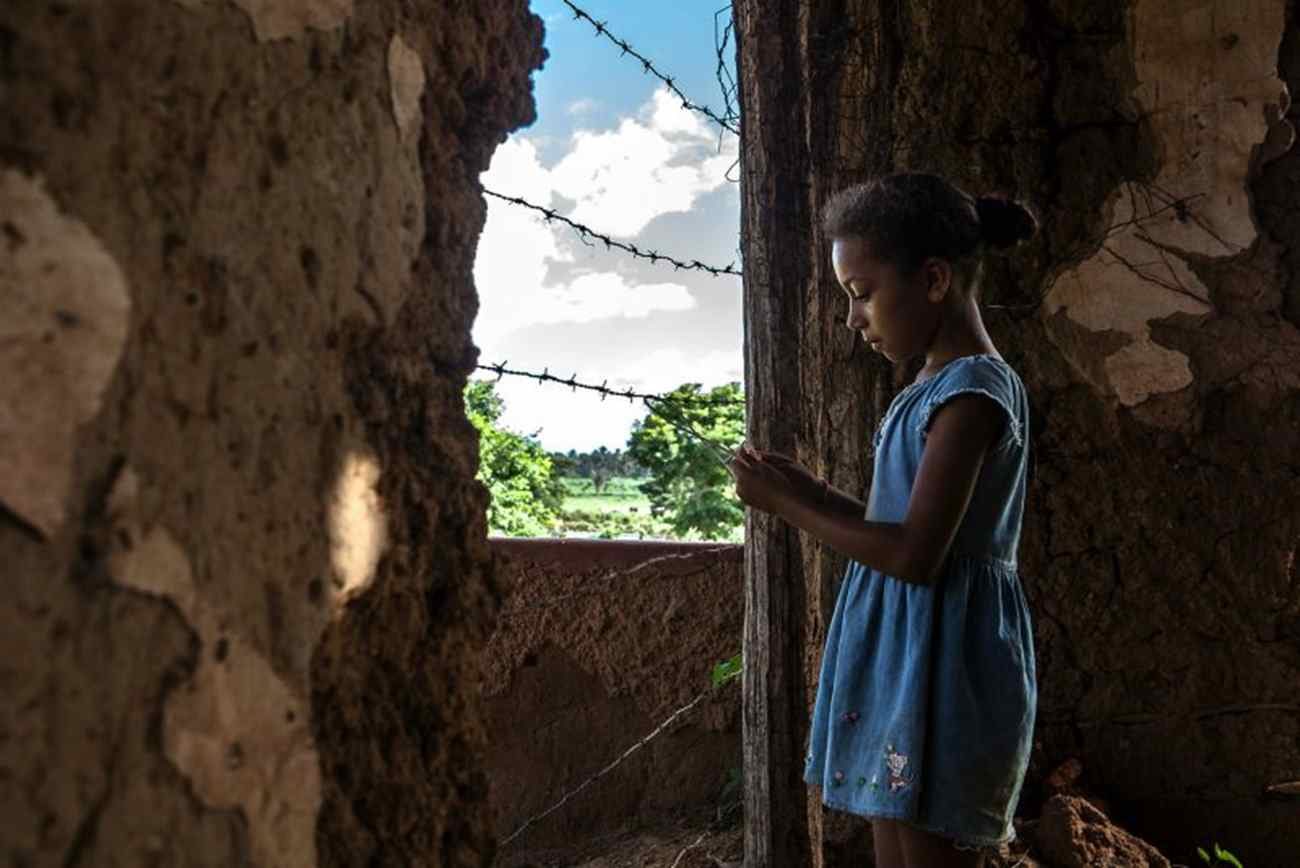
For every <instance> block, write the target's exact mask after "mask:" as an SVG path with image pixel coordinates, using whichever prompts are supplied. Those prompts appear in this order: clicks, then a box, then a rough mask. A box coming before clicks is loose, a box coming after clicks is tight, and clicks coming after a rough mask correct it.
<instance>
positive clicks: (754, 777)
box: [735, 0, 810, 868]
mask: <svg viewBox="0 0 1300 868" xmlns="http://www.w3.org/2000/svg"><path fill="white" fill-rule="evenodd" d="M799 5H800V4H799V3H798V2H793V0H785V2H762V3H759V2H740V3H737V4H736V6H735V15H736V32H737V54H738V57H739V58H740V61H739V65H740V67H741V69H742V70H743V69H749V70H756V69H759V68H761V69H762V71H763V72H762V75H761V76H760V75H742V79H743V80H742V84H741V104H742V112H743V117H744V121H743V123H742V130H741V167H742V179H741V195H742V199H743V203H742V211H741V243H742V250H743V253H744V256H745V276H744V299H745V315H744V321H745V382H746V393H747V400H748V408H747V409H748V418H749V428H748V436H749V439H750V442H752V443H754V444H755V445H757V446H758V447H760V448H763V449H772V450H777V451H782V452H785V453H787V454H795V452H796V445H797V444H796V441H797V437H798V433H799V430H800V423H801V407H800V406H799V365H798V357H799V345H800V332H801V323H802V312H801V307H802V300H803V298H804V294H805V285H806V284H805V281H806V279H807V274H808V266H807V257H808V251H809V247H808V244H807V242H806V239H805V241H804V243H802V244H800V243H797V242H796V241H795V239H798V238H799V237H800V235H801V233H803V234H805V235H806V232H807V229H808V225H809V221H810V215H809V214H808V211H807V208H806V203H807V187H806V183H805V178H806V177H807V175H806V173H805V172H802V171H800V169H801V167H805V166H806V165H807V154H806V150H805V149H804V145H803V143H804V141H805V137H804V134H803V128H802V123H801V118H802V113H801V112H800V111H799V110H798V108H797V106H798V103H799V100H800V94H801V90H802V87H801V80H800V63H799V42H798V27H797V19H798V12H799ZM770 166H779V167H780V171H769V167H770ZM746 529H747V535H746V539H747V543H746V546H745V572H746V578H745V632H744V655H745V658H744V659H745V676H744V716H743V717H744V723H743V740H744V769H745V866H746V868H793V866H799V865H804V864H806V863H807V854H808V832H807V811H806V806H805V797H804V795H803V794H804V786H803V784H802V781H801V774H802V769H803V766H802V752H803V732H804V728H805V727H806V725H807V723H806V715H807V712H806V703H805V698H804V678H803V666H804V660H803V648H804V641H803V611H804V589H803V577H802V572H803V569H802V562H801V561H802V558H801V552H800V541H799V538H798V534H797V533H796V532H795V531H793V530H791V529H790V528H789V526H788V525H786V524H785V523H784V522H781V521H779V520H773V519H771V518H770V517H768V516H766V515H763V514H758V513H754V512H752V511H751V512H750V513H749V516H748V518H747V528H746Z"/></svg>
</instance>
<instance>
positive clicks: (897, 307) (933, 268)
mask: <svg viewBox="0 0 1300 868" xmlns="http://www.w3.org/2000/svg"><path fill="white" fill-rule="evenodd" d="M831 264H832V266H833V267H834V269H835V277H836V279H837V280H838V281H839V283H840V286H841V287H843V288H844V291H845V292H846V293H848V296H849V316H848V321H847V322H846V323H845V325H847V326H848V327H849V328H851V329H853V330H854V331H855V332H858V333H859V334H861V335H862V339H863V340H864V341H866V342H867V343H868V344H869V345H870V346H871V348H872V349H873V350H875V351H876V352H878V353H881V354H883V355H884V356H885V357H886V358H888V359H889V360H890V361H891V362H900V361H903V360H904V359H910V358H913V357H914V356H917V355H923V354H924V353H925V352H926V350H927V349H928V348H929V346H930V342H931V341H932V340H933V339H934V335H935V333H936V331H937V330H938V327H939V322H940V315H941V311H942V304H941V303H942V302H943V300H944V297H945V296H946V295H947V290H948V284H949V282H950V279H951V270H950V269H947V268H945V267H943V266H945V265H946V263H943V262H942V261H940V260H926V262H925V263H923V264H922V265H921V267H920V268H919V269H917V272H916V274H914V275H911V276H909V277H905V276H903V275H901V274H900V273H899V270H898V267H897V266H896V265H895V264H894V263H892V262H886V261H883V260H880V259H876V258H875V257H874V256H873V255H872V253H871V246H870V244H868V242H867V241H866V240H865V239H863V238H859V237H857V236H848V237H845V238H836V239H835V242H834V244H833V245H832V247H831Z"/></svg>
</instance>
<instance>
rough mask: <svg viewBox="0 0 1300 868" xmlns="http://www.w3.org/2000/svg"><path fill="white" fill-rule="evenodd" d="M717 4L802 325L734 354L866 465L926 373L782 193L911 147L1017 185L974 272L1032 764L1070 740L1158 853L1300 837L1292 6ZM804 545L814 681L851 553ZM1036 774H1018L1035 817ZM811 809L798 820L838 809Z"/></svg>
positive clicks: (819, 197)
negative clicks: (1008, 473)
mask: <svg viewBox="0 0 1300 868" xmlns="http://www.w3.org/2000/svg"><path fill="white" fill-rule="evenodd" d="M737 10H738V16H739V18H740V20H741V21H742V26H741V27H740V28H739V29H740V33H741V39H742V41H741V45H740V60H741V79H742V92H743V93H744V95H745V98H746V99H745V102H744V109H745V111H746V112H747V113H748V121H749V123H748V124H747V125H746V126H745V129H744V131H743V136H742V138H743V139H744V141H743V143H742V153H743V154H744V161H745V162H744V165H743V169H744V176H743V177H744V180H743V181H742V186H744V185H748V188H749V189H750V190H760V191H762V195H766V196H768V198H767V199H763V198H761V196H751V197H750V198H749V199H747V200H746V204H745V206H744V207H745V208H746V220H747V226H748V227H749V232H748V237H747V238H746V241H745V243H746V248H745V272H746V284H747V292H748V291H751V282H750V277H751V276H753V277H754V281H753V283H752V291H753V292H754V293H755V294H757V295H762V294H763V293H767V292H768V290H767V287H768V286H769V285H770V286H775V287H778V289H779V291H776V292H771V293H769V294H770V295H772V296H773V297H779V298H784V299H793V300H792V301H789V302H788V303H786V308H785V311H786V312H787V313H788V314H789V315H788V316H787V317H786V319H784V320H783V322H799V323H801V324H802V325H801V332H800V335H799V339H798V347H797V350H796V349H795V348H792V347H789V346H780V347H777V346H770V345H764V346H760V347H758V348H757V349H754V350H752V351H751V353H750V358H751V360H752V361H754V362H755V366H756V368H759V370H757V371H756V372H755V371H751V372H750V376H751V381H750V382H751V387H752V386H753V385H754V384H755V383H757V384H760V385H761V384H762V383H763V382H764V377H765V376H766V377H769V378H774V380H775V381H779V382H783V383H784V382H788V380H789V379H790V376H791V375H790V374H789V373H788V372H789V365H790V359H792V358H794V357H795V356H797V357H798V364H799V371H798V374H797V377H798V381H797V386H789V387H787V394H793V393H796V391H797V394H798V396H799V401H800V403H801V405H802V408H801V409H799V414H801V415H787V417H785V418H784V419H783V420H781V421H780V422H777V423H773V424H775V425H778V427H782V430H784V431H787V432H792V433H791V434H790V436H791V437H793V439H794V440H795V441H796V442H797V447H798V449H799V452H800V454H801V456H803V457H804V458H805V459H806V460H807V462H808V463H809V464H810V465H812V466H814V467H816V468H818V469H819V470H822V471H823V472H826V473H829V474H830V475H831V476H832V477H833V478H834V480H835V481H836V484H838V485H841V486H843V487H845V488H848V489H853V488H855V487H859V490H862V489H864V488H865V486H866V485H867V484H869V462H870V456H869V455H868V454H867V449H866V448H865V447H866V444H867V443H868V442H869V436H870V430H871V428H872V427H873V425H874V424H875V423H877V422H878V421H879V419H880V416H881V413H882V412H883V410H884V408H885V406H886V405H887V404H888V402H889V400H890V399H891V398H892V396H893V394H894V393H895V391H896V390H897V388H899V386H900V385H901V384H902V383H905V382H906V381H907V379H908V378H909V377H910V375H911V373H912V371H911V369H909V368H906V367H900V368H899V369H897V370H894V369H891V368H889V367H888V366H887V365H886V364H884V363H883V362H882V361H880V360H873V359H870V358H864V355H865V354H864V353H863V352H862V350H861V349H860V347H859V346H857V345H854V344H853V342H852V337H851V335H850V334H849V333H848V331H847V330H846V329H844V328H843V325H842V323H843V307H842V298H841V296H840V294H839V291H838V290H837V289H836V288H835V285H834V281H833V275H832V273H831V270H830V262H829V244H828V241H827V239H825V238H823V237H821V236H820V234H819V232H818V231H817V230H816V229H814V230H813V231H812V232H811V234H810V235H809V233H808V231H807V226H806V224H805V226H803V227H800V226H796V225H788V224H789V223H790V220H789V219H788V218H787V217H786V216H785V215H789V214H796V215H799V214H802V215H808V216H807V218H806V222H811V221H812V216H813V215H816V214H817V213H818V211H819V209H820V207H821V205H822V203H824V202H825V200H826V199H827V198H828V197H829V196H830V195H832V194H833V193H834V192H835V191H836V190H838V189H839V188H841V187H843V186H845V185H847V184H849V183H853V182H856V181H860V180H863V179H865V178H867V177H870V176H872V175H875V174H880V173H884V172H889V171H895V170H903V169H916V170H926V171H935V172H939V173H941V174H944V175H946V176H948V177H950V178H952V179H953V180H955V181H956V182H958V183H959V184H961V185H962V186H964V187H965V188H966V189H968V190H970V191H972V192H975V193H991V192H1001V193H1005V194H1008V195H1011V196H1014V197H1017V198H1019V199H1021V200H1023V201H1025V202H1027V203H1028V204H1030V205H1031V206H1032V207H1033V208H1035V209H1036V211H1037V212H1038V214H1039V216H1040V218H1041V223H1042V228H1043V232H1042V233H1041V236H1040V237H1039V238H1038V239H1037V241H1036V242H1035V243H1034V244H1031V245H1029V246H1027V247H1025V248H1023V249H1021V250H1020V251H1019V252H1017V253H1016V255H1014V256H1013V257H1010V258H1008V259H1005V260H1002V261H999V262H997V263H995V264H994V266H993V267H992V268H991V270H990V272H989V274H988V275H987V278H986V291H985V297H984V302H985V310H986V321H987V322H988V324H989V327H990V329H991V331H992V332H993V333H994V337H995V340H996V343H997V345H998V346H999V347H1000V348H1001V350H1002V352H1003V353H1004V355H1006V356H1007V358H1008V360H1009V361H1011V362H1012V364H1014V365H1015V366H1016V368H1017V369H1018V370H1019V371H1020V372H1021V373H1022V375H1023V376H1024V377H1025V379H1026V381H1027V383H1028V386H1029V389H1030V393H1031V396H1032V400H1033V413H1034V418H1033V420H1032V432H1031V433H1032V437H1033V441H1032V449H1033V455H1034V464H1033V470H1032V477H1031V481H1030V500H1029V503H1028V505H1027V514H1026V524H1025V535H1024V538H1023V543H1022V548H1021V562H1022V573H1023V577H1024V582H1025V586H1026V589H1027V591H1028V593H1029V596H1030V598H1031V602H1032V605H1033V609H1034V613H1035V616H1036V621H1037V647H1038V652H1039V659H1038V663H1039V675H1040V689H1041V695H1040V717H1039V733H1038V736H1039V737H1038V741H1039V747H1038V750H1037V751H1036V754H1035V765H1034V768H1033V770H1032V772H1033V774H1035V775H1038V774H1040V773H1041V772H1042V771H1045V770H1047V769H1050V768H1051V767H1052V766H1053V765H1054V764H1055V763H1056V762H1059V761H1060V760H1062V759H1065V758H1066V757H1069V756H1077V757H1079V758H1080V759H1081V760H1082V762H1083V765H1084V768H1085V770H1086V774H1087V775H1088V777H1089V783H1090V784H1091V785H1094V786H1096V787H1097V788H1098V789H1100V790H1102V791H1104V792H1107V793H1108V794H1110V795H1111V796H1113V797H1114V802H1113V807H1114V810H1115V812H1116V814H1117V815H1118V816H1117V819H1118V820H1120V821H1121V822H1124V823H1126V824H1128V825H1129V826H1130V827H1132V828H1135V829H1136V830H1137V831H1139V832H1141V833H1143V834H1146V835H1148V836H1150V837H1151V838H1152V839H1153V840H1154V841H1155V842H1156V843H1158V844H1159V845H1160V846H1161V848H1162V849H1164V850H1165V851H1166V852H1168V853H1169V854H1170V855H1171V857H1173V858H1174V859H1175V861H1181V862H1192V861H1194V860H1195V859H1196V856H1195V853H1194V851H1193V850H1192V846H1193V845H1194V844H1197V843H1205V842H1207V841H1210V840H1214V839H1217V840H1219V841H1221V842H1223V843H1225V844H1226V845H1228V846H1230V847H1232V848H1233V849H1234V851H1235V852H1238V854H1239V855H1241V856H1242V857H1243V861H1245V863H1246V864H1251V863H1252V861H1255V862H1258V863H1259V864H1278V863H1277V861H1276V860H1277V854H1279V853H1292V854H1293V853H1297V852H1300V837H1298V836H1300V826H1297V825H1296V823H1295V817H1296V812H1297V809H1298V806H1297V805H1296V803H1295V802H1294V796H1291V797H1288V796H1287V795H1286V792H1285V791H1286V789H1287V788H1286V787H1285V786H1284V785H1285V784H1286V783H1287V782H1292V781H1296V780H1298V779H1300V708H1298V707H1297V705H1296V701H1295V685H1296V684H1297V683H1298V679H1300V633H1298V632H1297V629H1296V623H1297V617H1298V616H1300V565H1297V546H1298V545H1300V511H1298V510H1297V509H1296V507H1295V504H1296V502H1297V497H1298V496H1300V474H1298V473H1297V470H1298V469H1300V463H1298V459H1297V456H1300V373H1298V372H1300V329H1298V328H1297V326H1298V325H1300V300H1298V299H1300V277H1297V276H1296V275H1297V273H1298V272H1297V270H1296V268H1295V265H1296V254H1295V253H1294V250H1295V249H1296V241H1297V239H1296V235H1297V232H1298V229H1297V227H1300V214H1297V212H1296V209H1295V206H1294V202H1295V201H1296V192H1297V182H1298V181H1300V156H1297V154H1296V153H1295V151H1294V149H1292V148H1291V144H1292V140H1293V137H1294V133H1293V130H1292V127H1291V123H1290V122H1289V121H1288V118H1291V117H1294V111H1293V109H1292V107H1291V104H1290V98H1289V96H1288V92H1294V90H1295V87H1296V86H1297V84H1300V81H1298V80H1297V75H1298V74H1300V66H1298V65H1297V64H1298V63H1300V53H1298V51H1297V44H1296V37H1297V34H1298V33H1300V21H1298V20H1297V19H1296V18H1295V14H1296V12H1295V4H1294V3H1292V4H1287V3H1284V2H1282V0H1271V2H1263V0H1260V2H1248V3H1227V2H1208V3H1207V2H1192V0H1188V2H1181V0H1180V2H1158V0H1133V2H1105V3H1097V2H1051V3H1044V2H1023V3H1010V4H1007V3H1004V2H996V0H991V2H977V3H972V4H945V3H938V2H929V0H911V2H907V3H902V4H899V3H894V2H875V0H862V2H858V0H848V2H842V0H825V2H814V0H791V2H774V3H770V4H766V3H745V2H742V3H738V4H737ZM769 43H770V44H769ZM778 61H779V62H778ZM990 94H994V95H996V98H994V99H990V98H989V95H990ZM773 143H775V144H773ZM805 179H806V180H805ZM801 233H802V234H801ZM771 250H780V251H782V254H781V257H780V259H779V260H777V259H776V258H774V257H771V258H770V257H769V256H768V251H771ZM776 303H777V302H773V304H774V305H775V304H776ZM782 339H783V340H784V339H786V338H782ZM783 366H784V367H783ZM765 371H766V372H767V373H765ZM782 378H785V379H784V380H783V379H782ZM751 395H755V396H756V397H755V398H754V400H756V401H761V400H763V398H762V395H759V394H758V393H757V392H755V391H754V390H753V389H752V388H751ZM773 400H775V402H776V404H777V406H782V407H789V406H790V402H789V399H788V397H787V398H786V403H784V404H782V403H781V401H780V400H779V399H773ZM864 410H865V412H864ZM776 534H777V532H776V531H773V537H774V538H775V536H776ZM795 543H796V544H797V541H795ZM800 551H801V553H802V558H803V562H804V566H805V572H806V574H807V576H808V577H809V581H808V585H807V594H808V605H807V607H806V611H807V613H808V619H807V621H806V622H805V623H804V624H803V625H802V628H803V631H804V633H803V636H804V638H805V639H806V645H805V647H806V648H807V649H808V659H807V660H806V662H805V666H804V673H803V679H804V680H803V683H804V684H806V685H808V686H809V697H811V685H813V684H814V683H815V676H816V671H817V670H816V665H817V661H818V659H819V657H820V653H821V642H822V641H823V639H824V629H825V623H826V620H827V618H828V615H829V612H830V608H831V605H832V604H833V601H834V596H833V595H834V590H835V587H836V584H835V582H836V579H837V577H838V575H839V571H840V569H841V564H840V563H839V562H838V561H837V560H836V559H835V558H833V557H830V556H828V555H827V554H826V553H825V552H824V551H822V550H820V549H817V548H815V547H807V546H805V547H803V548H801V549H800ZM800 713H802V709H801V710H800ZM790 725H791V727H792V728H798V727H799V726H800V724H799V722H798V719H797V718H796V717H794V716H793V715H792V718H791V724H790ZM1280 785H1282V786H1280ZM1294 789H1295V788H1294V786H1292V787H1291V791H1292V792H1294ZM1038 795H1039V791H1038V789H1037V787H1036V786H1035V784H1034V781H1033V780H1032V779H1031V786H1030V787H1029V789H1028V790H1027V791H1026V799H1025V805H1024V807H1025V808H1026V810H1028V811H1029V812H1030V813H1034V812H1036V810H1037V807H1038V805H1037V804H1035V803H1034V802H1035V800H1036V799H1037V797H1038ZM1288 799H1290V800H1288ZM808 813H809V820H808V823H807V828H808V829H809V830H810V836H811V837H813V838H816V837H818V836H821V835H823V831H824V830H823V826H824V825H826V824H827V823H829V824H830V825H833V822H831V821H833V820H834V817H833V815H831V814H829V813H826V812H823V811H822V810H821V809H820V807H819V806H817V805H815V804H813V805H809V812H808ZM823 821H826V823H824V822H823ZM825 831H826V833H827V834H831V833H834V834H840V833H841V832H842V831H843V830H834V829H830V826H829V825H826V830H825ZM1291 861H1294V860H1291Z"/></svg>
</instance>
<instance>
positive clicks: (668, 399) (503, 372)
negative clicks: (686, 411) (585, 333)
mask: <svg viewBox="0 0 1300 868" xmlns="http://www.w3.org/2000/svg"><path fill="white" fill-rule="evenodd" d="M507 364H508V362H499V363H498V364H495V365H475V367H476V368H477V369H478V370H480V371H491V372H492V373H494V374H496V375H497V382H500V380H501V378H502V377H504V376H511V377H526V378H527V379H530V380H536V381H537V382H539V383H556V384H558V385H561V386H568V387H569V388H570V389H572V390H573V391H575V392H576V391H578V390H579V389H585V390H586V391H588V392H597V393H599V394H601V395H612V396H613V397H615V398H627V399H628V400H629V401H635V400H637V399H640V400H642V401H655V402H658V403H662V404H667V405H674V404H676V405H710V404H713V405H722V406H733V407H741V406H744V404H745V402H744V400H743V399H741V400H737V399H734V398H705V397H699V398H688V397H674V396H671V395H657V394H653V393H648V392H636V391H633V390H632V389H631V388H630V387H629V388H627V389H624V390H617V389H611V388H609V387H608V383H609V380H608V379H607V380H605V382H604V383H602V384H601V385H599V386H596V385H593V384H591V383H583V382H580V381H579V380H578V374H577V373H576V372H575V373H574V374H573V376H572V377H569V378H568V379H567V380H565V379H562V378H560V377H556V376H553V375H552V374H551V372H550V368H549V367H546V368H543V369H542V372H541V373H540V374H538V373H536V372H533V371H513V370H511V369H509V368H507V367H506V365H507ZM652 409H653V408H652Z"/></svg>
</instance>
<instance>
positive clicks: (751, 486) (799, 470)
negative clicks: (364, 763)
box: [731, 444, 823, 512]
mask: <svg viewBox="0 0 1300 868" xmlns="http://www.w3.org/2000/svg"><path fill="white" fill-rule="evenodd" d="M731 468H732V473H733V474H734V475H735V477H736V496H737V497H739V498H740V500H741V502H742V503H745V504H746V505H748V506H751V507H753V508H754V509H761V510H763V511H764V512H778V511H780V509H781V507H782V506H783V505H784V504H785V503H788V502H789V501H791V500H797V499H805V500H813V501H815V500H817V499H819V498H820V497H821V492H822V489H823V486H822V483H821V480H819V479H817V478H816V477H815V476H813V475H812V474H811V473H809V472H808V471H807V469H805V468H804V467H803V465H801V464H799V462H797V461H795V460H793V459H791V458H787V457H786V456H784V455H777V454H775V453H772V452H760V451H759V450H757V449H754V448H752V447H750V446H749V445H748V444H741V447H740V449H738V450H736V454H735V456H734V457H733V458H732V462H731Z"/></svg>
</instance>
